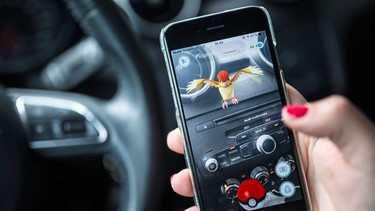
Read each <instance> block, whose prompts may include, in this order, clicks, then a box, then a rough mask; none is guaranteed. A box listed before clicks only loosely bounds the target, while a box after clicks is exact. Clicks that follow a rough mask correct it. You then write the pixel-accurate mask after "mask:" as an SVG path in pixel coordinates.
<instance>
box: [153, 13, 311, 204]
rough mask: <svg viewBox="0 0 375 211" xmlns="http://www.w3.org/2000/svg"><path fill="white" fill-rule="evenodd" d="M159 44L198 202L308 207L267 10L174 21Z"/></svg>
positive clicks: (163, 34)
mask: <svg viewBox="0 0 375 211" xmlns="http://www.w3.org/2000/svg"><path fill="white" fill-rule="evenodd" d="M160 44H161V50H162V52H163V54H164V58H165V62H166V66H167V69H168V74H169V79H170V84H171V88H172V94H173V97H174V103H175V107H176V119H177V123H178V126H179V128H180V130H181V132H182V134H183V141H184V147H185V160H186V163H187V166H188V168H189V169H190V170H191V176H192V181H193V187H194V191H195V194H194V201H195V204H196V205H197V206H198V208H199V209H200V210H201V211H203V210H208V211H211V210H231V211H237V210H262V211H263V210H264V211H271V210H278V211H283V210H285V211H291V210H298V211H304V210H310V203H309V197H308V191H307V186H306V183H305V177H304V173H303V171H302V166H301V162H300V158H299V154H298V150H297V145H296V144H297V143H296V141H295V140H296V138H295V137H294V136H293V131H291V130H289V129H288V128H286V126H285V125H284V123H283V119H282V117H281V109H282V107H283V105H285V104H287V94H286V89H285V82H284V80H283V75H282V71H281V70H280V68H279V62H278V59H277V53H276V39H275V36H274V33H273V29H272V25H271V19H270V15H269V13H268V12H267V10H266V9H265V8H263V7H259V6H248V7H242V8H237V9H233V10H227V11H224V12H220V13H215V14H210V15H205V16H200V17H195V18H192V19H187V20H183V21H179V22H174V23H171V24H169V25H167V26H166V27H164V28H163V29H162V31H161V33H160Z"/></svg>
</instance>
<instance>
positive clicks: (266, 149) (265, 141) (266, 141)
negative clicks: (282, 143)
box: [256, 135, 276, 154]
mask: <svg viewBox="0 0 375 211" xmlns="http://www.w3.org/2000/svg"><path fill="white" fill-rule="evenodd" d="M256 147H257V149H258V151H259V152H261V153H264V154H271V153H272V152H274V151H275V149H276V142H275V139H273V138H272V136H270V135H261V136H260V137H259V138H258V139H257V141H256Z"/></svg>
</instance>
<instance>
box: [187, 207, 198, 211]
mask: <svg viewBox="0 0 375 211" xmlns="http://www.w3.org/2000/svg"><path fill="white" fill-rule="evenodd" d="M185 211H198V208H197V207H196V206H194V207H190V208H188V209H186V210H185Z"/></svg>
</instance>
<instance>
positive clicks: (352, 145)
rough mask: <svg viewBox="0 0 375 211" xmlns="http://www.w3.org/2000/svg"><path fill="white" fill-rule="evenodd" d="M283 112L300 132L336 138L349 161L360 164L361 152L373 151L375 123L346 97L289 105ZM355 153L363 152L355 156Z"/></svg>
mask: <svg viewBox="0 0 375 211" xmlns="http://www.w3.org/2000/svg"><path fill="white" fill-rule="evenodd" d="M282 115H283V119H284V122H285V124H286V125H287V126H289V127H292V128H294V129H295V130H297V131H299V132H303V133H305V134H307V135H311V136H315V137H328V138H329V139H330V140H333V141H334V143H335V145H337V147H338V148H339V149H340V151H342V153H343V157H346V158H349V160H350V162H354V163H356V164H360V162H363V160H361V159H357V158H361V157H363V156H358V154H361V153H365V154H368V155H372V153H373V152H371V150H373V148H374V142H373V139H374V137H375V133H374V131H375V129H374V126H373V124H372V123H371V122H370V120H369V119H368V118H366V117H365V116H364V115H363V113H362V112H360V111H359V110H358V109H357V108H356V107H355V106H354V105H353V104H351V103H350V102H349V101H348V100H347V99H346V98H345V97H342V96H337V95H336V96H330V97H328V98H325V99H322V100H320V101H316V102H312V103H310V104H303V105H297V106H295V105H294V106H287V107H284V108H283V110H282ZM359 141H361V142H363V143H359ZM353 152H361V153H356V154H357V156H356V155H353ZM354 163H352V164H354ZM371 165H372V164H371ZM362 166H363V165H362Z"/></svg>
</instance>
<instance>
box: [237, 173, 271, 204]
mask: <svg viewBox="0 0 375 211" xmlns="http://www.w3.org/2000/svg"><path fill="white" fill-rule="evenodd" d="M237 198H238V200H239V203H240V205H241V206H242V207H243V208H244V209H245V210H254V209H258V208H261V207H263V206H264V204H265V201H266V200H264V199H265V198H266V189H265V188H264V186H263V185H262V184H261V183H260V182H259V181H258V180H255V179H247V180H245V181H243V182H242V183H241V184H240V186H239V188H238V191H237Z"/></svg>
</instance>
